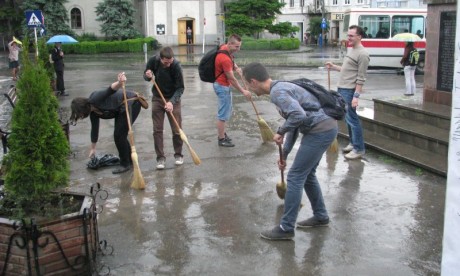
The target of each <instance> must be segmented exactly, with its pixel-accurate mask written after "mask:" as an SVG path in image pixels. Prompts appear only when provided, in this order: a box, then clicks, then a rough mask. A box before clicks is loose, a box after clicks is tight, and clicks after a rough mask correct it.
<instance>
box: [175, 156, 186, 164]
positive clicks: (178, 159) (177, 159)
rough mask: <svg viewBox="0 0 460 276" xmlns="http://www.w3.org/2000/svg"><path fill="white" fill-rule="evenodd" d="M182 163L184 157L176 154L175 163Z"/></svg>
mask: <svg viewBox="0 0 460 276" xmlns="http://www.w3.org/2000/svg"><path fill="white" fill-rule="evenodd" d="M182 164H184V157H182V156H177V157H176V165H177V166H180V165H182Z"/></svg>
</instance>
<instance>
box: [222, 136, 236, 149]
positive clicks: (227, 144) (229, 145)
mask: <svg viewBox="0 0 460 276" xmlns="http://www.w3.org/2000/svg"><path fill="white" fill-rule="evenodd" d="M218 144H219V146H221V147H234V146H235V145H234V144H233V143H232V142H231V141H229V140H227V139H226V138H222V139H219V141H218Z"/></svg>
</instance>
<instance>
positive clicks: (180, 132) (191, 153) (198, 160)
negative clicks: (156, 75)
mask: <svg viewBox="0 0 460 276" xmlns="http://www.w3.org/2000/svg"><path fill="white" fill-rule="evenodd" d="M152 83H153V85H155V88H156V89H157V91H158V94H160V97H161V99H162V100H163V102H164V104H166V100H165V98H164V97H163V93H162V92H161V90H160V87H158V85H157V83H156V82H155V81H154V80H153V79H152ZM169 115H171V118H172V119H173V121H174V124H175V125H176V127H177V129H178V130H179V135H180V138H181V139H182V141H184V143H185V144H186V145H187V147H188V150H189V151H190V155H191V156H192V159H193V163H195V165H200V164H201V160H200V157H198V155H197V154H196V152H195V151H194V150H193V149H192V146H190V144H189V142H188V139H187V136H186V135H185V133H184V131H183V130H182V129H181V128H180V126H179V123H178V122H177V120H176V118H175V117H174V115H173V113H172V112H169Z"/></svg>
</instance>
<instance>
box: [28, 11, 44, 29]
mask: <svg viewBox="0 0 460 276" xmlns="http://www.w3.org/2000/svg"><path fill="white" fill-rule="evenodd" d="M26 22H27V27H31V28H36V27H39V26H41V25H43V15H42V11H41V10H33V11H26Z"/></svg>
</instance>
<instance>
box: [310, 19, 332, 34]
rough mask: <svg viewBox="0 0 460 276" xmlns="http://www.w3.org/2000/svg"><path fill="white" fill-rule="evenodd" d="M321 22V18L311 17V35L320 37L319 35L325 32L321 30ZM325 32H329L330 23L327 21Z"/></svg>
mask: <svg viewBox="0 0 460 276" xmlns="http://www.w3.org/2000/svg"><path fill="white" fill-rule="evenodd" d="M321 20H322V19H321V17H318V16H315V17H310V22H308V30H309V31H310V34H311V35H313V36H316V37H318V35H319V34H321V33H322V32H323V30H322V29H321ZM324 32H325V33H327V32H329V22H327V21H326V29H324Z"/></svg>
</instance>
